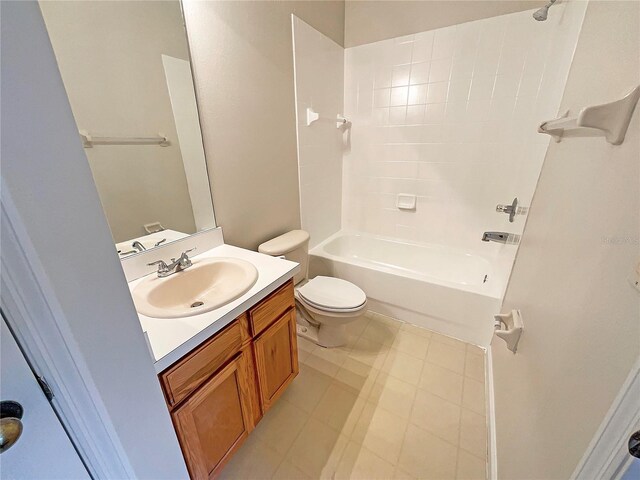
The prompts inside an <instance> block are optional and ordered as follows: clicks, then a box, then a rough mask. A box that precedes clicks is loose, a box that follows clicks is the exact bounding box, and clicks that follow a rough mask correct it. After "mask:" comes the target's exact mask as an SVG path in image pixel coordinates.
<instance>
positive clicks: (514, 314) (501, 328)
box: [493, 310, 524, 353]
mask: <svg viewBox="0 0 640 480" xmlns="http://www.w3.org/2000/svg"><path fill="white" fill-rule="evenodd" d="M493 318H495V324H494V327H495V334H496V336H498V337H500V338H501V339H503V340H504V341H505V342H506V344H507V348H508V349H509V350H511V351H512V352H513V353H516V351H517V350H518V342H520V337H521V336H522V332H523V331H524V324H523V322H522V314H521V313H520V310H511V312H509V313H500V314H498V315H494V316H493Z"/></svg>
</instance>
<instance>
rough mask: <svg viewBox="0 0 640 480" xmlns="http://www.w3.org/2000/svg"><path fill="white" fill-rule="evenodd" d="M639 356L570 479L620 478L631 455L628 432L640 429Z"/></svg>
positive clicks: (629, 463) (627, 466)
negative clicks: (639, 404)
mask: <svg viewBox="0 0 640 480" xmlns="http://www.w3.org/2000/svg"><path fill="white" fill-rule="evenodd" d="M639 398H640V357H638V358H637V359H636V361H635V363H634V364H633V367H632V368H631V371H630V372H629V375H628V376H627V378H626V380H625V382H624V383H623V384H622V388H621V389H620V391H619V392H618V395H617V396H616V398H615V400H614V401H613V403H612V404H611V407H610V408H609V411H608V412H607V414H606V415H605V417H604V419H603V421H602V423H601V424H600V427H598V430H597V431H596V433H595V435H594V436H593V439H592V440H591V443H589V446H588V447H587V449H586V451H585V453H584V455H583V457H582V459H581V460H580V462H578V465H577V466H576V469H575V470H574V472H573V474H572V475H571V477H570V478H571V480H589V479H593V478H606V479H611V480H618V479H620V478H621V477H622V476H623V475H624V473H625V472H626V471H627V469H628V468H629V466H630V465H631V462H632V461H633V457H632V456H631V455H629V453H628V451H627V442H628V441H629V436H630V435H631V434H632V433H633V432H635V431H636V430H638V429H640V408H638V399H639Z"/></svg>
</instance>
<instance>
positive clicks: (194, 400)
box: [172, 354, 252, 480]
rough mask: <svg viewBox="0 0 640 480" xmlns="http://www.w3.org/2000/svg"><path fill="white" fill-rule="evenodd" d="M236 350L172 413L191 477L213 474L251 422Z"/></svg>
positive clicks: (246, 386)
mask: <svg viewBox="0 0 640 480" xmlns="http://www.w3.org/2000/svg"><path fill="white" fill-rule="evenodd" d="M243 361H244V356H243V354H239V355H238V356H237V357H236V358H235V359H234V360H232V361H231V362H230V363H229V364H228V365H227V366H226V367H224V368H223V369H222V370H220V372H218V373H217V374H215V375H214V376H213V377H211V379H210V380H208V381H207V382H206V383H205V384H204V385H202V386H201V387H200V388H199V389H198V390H196V391H195V393H193V394H192V395H191V396H190V397H188V398H187V400H186V401H185V402H184V403H183V404H182V405H181V406H180V407H178V409H177V410H176V411H175V412H174V413H173V415H172V416H173V420H174V423H175V425H176V430H177V432H178V439H179V440H180V444H181V446H182V452H183V453H184V457H185V459H186V460H187V466H188V468H189V473H190V474H191V478H193V479H195V480H204V479H208V478H213V477H215V476H216V475H217V474H218V473H219V472H220V470H221V469H222V467H223V466H224V465H225V463H226V462H227V461H228V460H229V459H230V458H231V455H233V453H234V452H235V451H236V450H237V449H238V448H239V447H240V445H242V443H243V442H244V440H245V439H246V438H247V435H248V434H249V429H250V428H251V425H252V423H251V422H252V420H251V412H250V402H249V398H248V395H249V388H250V386H249V383H248V381H247V379H246V378H245V368H244V365H243Z"/></svg>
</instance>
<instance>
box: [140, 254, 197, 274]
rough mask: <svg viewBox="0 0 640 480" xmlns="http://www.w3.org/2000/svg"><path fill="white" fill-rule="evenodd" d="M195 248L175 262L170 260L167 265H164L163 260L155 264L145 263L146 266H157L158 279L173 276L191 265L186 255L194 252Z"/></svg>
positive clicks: (173, 259)
mask: <svg viewBox="0 0 640 480" xmlns="http://www.w3.org/2000/svg"><path fill="white" fill-rule="evenodd" d="M194 250H195V248H191V249H189V250H187V251H185V252H182V253H181V254H180V257H178V259H177V260H176V259H175V258H172V259H171V263H170V264H169V265H167V264H166V262H165V261H164V260H156V261H155V262H151V263H147V265H149V266H152V265H157V266H158V277H160V278H163V277H168V276H169V275H173V274H174V273H178V272H181V271H182V270H186V269H187V268H189V267H190V266H191V265H193V263H191V259H190V258H189V257H188V255H187V253H189V252H192V251H194Z"/></svg>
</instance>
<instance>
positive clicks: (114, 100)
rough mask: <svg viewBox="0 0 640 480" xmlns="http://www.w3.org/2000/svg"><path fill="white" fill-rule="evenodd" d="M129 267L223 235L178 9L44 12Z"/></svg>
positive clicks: (170, 4) (130, 5)
mask: <svg viewBox="0 0 640 480" xmlns="http://www.w3.org/2000/svg"><path fill="white" fill-rule="evenodd" d="M40 8H41V10H42V14H43V16H44V19H45V23H46V26H47V30H48V32H49V36H50V39H51V44H52V46H53V49H54V52H55V55H56V58H57V60H58V65H59V68H60V73H61V75H62V79H63V82H64V85H65V88H66V90H67V94H68V96H69V100H70V103H71V108H72V111H73V115H74V117H75V120H76V123H77V125H78V133H79V135H80V138H81V140H82V142H83V146H84V148H85V152H86V155H87V159H88V161H89V164H90V166H91V171H92V173H93V177H94V180H95V183H96V186H97V189H98V194H99V195H100V200H101V201H102V205H103V208H104V210H105V213H106V217H107V220H108V222H109V226H110V227H111V233H112V235H113V239H114V242H115V243H116V248H117V249H118V251H119V253H120V256H121V257H122V258H124V257H126V256H128V255H132V254H135V253H137V252H140V251H143V250H146V249H149V248H154V247H155V246H159V245H164V244H166V243H168V242H171V241H173V240H177V239H179V238H183V237H185V236H188V235H190V234H193V233H195V232H198V231H201V230H204V229H209V228H213V227H215V219H214V213H213V204H212V200H211V191H210V186H209V179H208V175H207V168H206V161H205V154H204V149H203V146H202V137H201V131H200V122H199V117H198V108H197V103H196V97H195V91H194V87H193V78H192V73H191V65H190V61H189V45H188V42H187V36H186V31H185V27H184V21H183V17H182V10H181V5H180V2H178V1H145V2H137V1H121V2H112V1H95V2H40Z"/></svg>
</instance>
